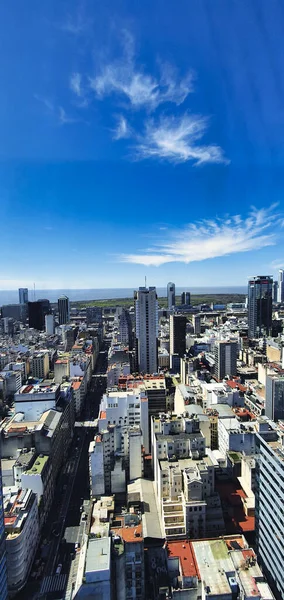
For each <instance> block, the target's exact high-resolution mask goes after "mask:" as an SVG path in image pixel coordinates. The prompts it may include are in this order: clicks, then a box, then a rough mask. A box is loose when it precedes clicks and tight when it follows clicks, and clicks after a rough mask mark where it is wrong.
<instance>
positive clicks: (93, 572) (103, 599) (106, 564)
mask: <svg viewBox="0 0 284 600" xmlns="http://www.w3.org/2000/svg"><path fill="white" fill-rule="evenodd" d="M83 572H84V576H83V579H82V583H81V586H80V587H79V589H78V591H77V594H76V598H78V600H79V599H81V598H82V599H83V598H84V599H85V600H89V599H90V598H92V599H93V600H111V599H112V572H111V538H110V537H100V538H90V539H89V541H88V546H87V550H86V559H85V566H84V571H83Z"/></svg>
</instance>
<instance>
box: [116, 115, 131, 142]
mask: <svg viewBox="0 0 284 600" xmlns="http://www.w3.org/2000/svg"><path fill="white" fill-rule="evenodd" d="M131 136H132V130H131V128H130V127H129V125H128V122H127V120H126V119H125V117H123V116H122V115H119V117H118V121H117V126H116V128H115V129H113V139H114V140H121V139H123V138H129V137H131Z"/></svg>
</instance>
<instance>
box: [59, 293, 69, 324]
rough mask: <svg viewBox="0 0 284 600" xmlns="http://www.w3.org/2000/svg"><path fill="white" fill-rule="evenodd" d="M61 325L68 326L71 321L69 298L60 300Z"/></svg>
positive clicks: (63, 297) (61, 297)
mask: <svg viewBox="0 0 284 600" xmlns="http://www.w3.org/2000/svg"><path fill="white" fill-rule="evenodd" d="M58 317H59V325H66V323H69V321H70V302H69V298H67V296H60V298H58Z"/></svg>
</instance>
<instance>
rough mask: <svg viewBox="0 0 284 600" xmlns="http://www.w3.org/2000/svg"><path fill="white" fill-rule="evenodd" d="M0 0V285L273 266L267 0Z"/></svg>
mask: <svg viewBox="0 0 284 600" xmlns="http://www.w3.org/2000/svg"><path fill="white" fill-rule="evenodd" d="M0 11H1V12H0V15H1V19H0V23H1V25H0V28H1V37H2V39H3V44H4V45H5V49H6V50H5V51H6V54H7V57H8V60H5V62H4V61H2V69H1V75H2V84H3V89H4V90H5V94H2V95H1V96H0V108H1V111H0V124H1V140H2V144H1V148H0V198H1V200H0V203H1V222H2V246H3V248H4V249H5V261H4V264H3V268H2V274H1V279H0V289H3V290H9V289H17V288H18V287H24V286H28V287H29V288H31V287H32V286H33V282H36V285H37V287H38V288H39V289H42V288H43V287H46V288H53V289H56V288H61V289H62V288H66V289H67V288H68V287H69V288H74V287H76V288H89V287H94V280H95V282H96V287H97V288H104V287H111V288H115V287H121V282H122V281H123V286H124V287H128V286H130V285H133V286H134V287H135V286H137V285H139V282H140V281H142V280H143V278H144V276H145V274H146V275H147V278H148V280H149V282H150V284H151V285H156V286H161V285H164V283H166V282H167V281H175V282H176V285H184V282H189V285H191V283H192V285H193V286H202V285H207V286H214V285H216V284H217V285H219V286H226V285H227V286H229V285H242V284H245V282H246V281H247V279H249V277H250V276H251V275H252V274H256V273H261V272H272V273H273V276H274V278H275V277H276V273H277V271H278V268H281V267H283V265H284V244H283V236H282V235H281V233H282V228H283V215H282V198H283V189H284V175H283V171H282V169H281V166H282V163H283V159H284V149H283V143H282V139H283V132H282V129H283V110H282V106H283V93H282V90H283V89H284V74H283V70H282V68H281V65H282V56H283V54H284V42H283V35H282V25H283V15H282V13H281V9H280V7H279V5H278V3H273V4H272V5H271V6H269V7H268V5H267V3H265V2H262V1H261V2H260V3H259V5H258V9H257V10H256V6H255V3H254V2H253V1H252V0H249V1H248V2H245V3H244V2H239V3H234V5H232V7H231V9H230V10H228V7H227V6H226V3H224V2H220V3H218V4H217V5H215V6H214V9H213V7H212V2H211V1H210V0H205V2H204V3H202V4H201V3H198V2H197V3H193V2H192V3H190V5H188V3H187V2H186V1H185V0H182V1H181V2H180V3H179V6H178V8H177V7H173V6H168V7H167V10H164V5H163V4H162V3H161V2H160V0H159V1H158V2H157V3H155V6H151V5H149V7H148V6H147V5H145V4H143V5H137V6H136V5H133V3H131V2H130V1H129V0H122V2H121V3H119V5H117V3H114V2H113V0H109V2H107V3H104V5H98V6H95V7H94V6H93V3H91V2H90V0H84V1H83V0H71V2H70V3H69V4H68V8H67V6H66V4H65V3H64V2H63V1H62V0H61V1H59V2H55V0H51V1H50V2H49V3H48V5H47V4H46V3H40V4H38V3H33V6H28V7H27V6H26V5H25V6H24V5H22V3H21V2H20V0H16V2H15V3H14V4H13V7H11V6H10V5H8V4H6V5H3V6H2V7H1V9H0ZM149 14H150V15H151V18H150V19H149ZM35 24H36V26H35ZM19 55H20V57H21V59H20V60H19ZM16 81H17V82H18V84H17V86H15V82H16ZM74 234H75V235H74ZM63 248H64V269H63V268H62V264H63V259H62V260H61V257H62V253H63V250H62V249H63ZM66 254H67V257H68V260H66ZM74 279H76V285H74V284H73V282H74ZM72 284H73V285H72Z"/></svg>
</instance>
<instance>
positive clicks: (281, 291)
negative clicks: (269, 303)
mask: <svg viewBox="0 0 284 600" xmlns="http://www.w3.org/2000/svg"><path fill="white" fill-rule="evenodd" d="M277 302H284V269H279V274H278V290H277Z"/></svg>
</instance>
